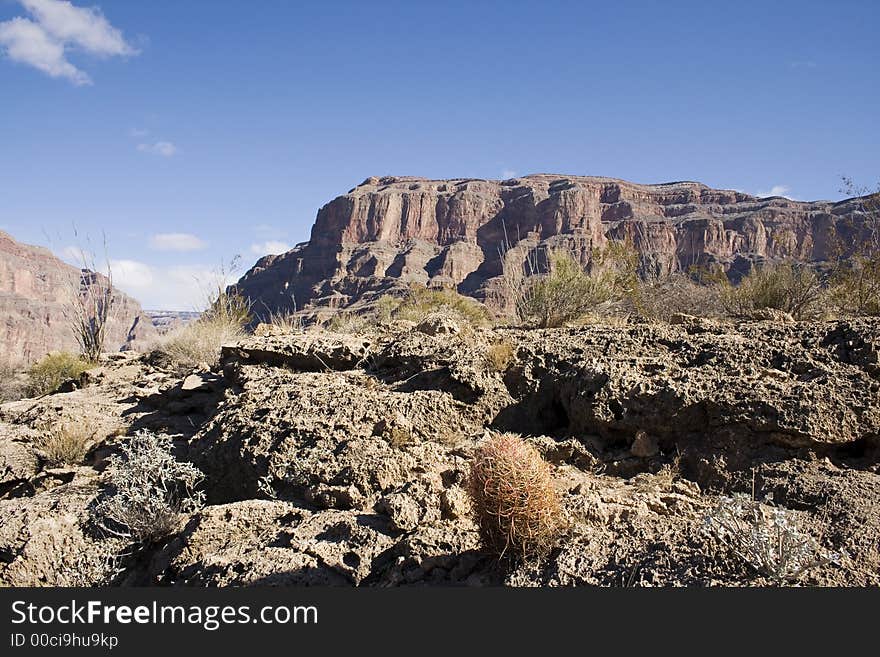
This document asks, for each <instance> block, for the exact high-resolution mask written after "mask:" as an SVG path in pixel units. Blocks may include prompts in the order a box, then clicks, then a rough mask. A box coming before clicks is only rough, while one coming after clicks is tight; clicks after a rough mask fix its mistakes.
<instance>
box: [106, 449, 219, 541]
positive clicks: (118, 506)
mask: <svg viewBox="0 0 880 657" xmlns="http://www.w3.org/2000/svg"><path fill="white" fill-rule="evenodd" d="M171 450H172V444H171V438H169V437H168V436H164V435H156V434H153V433H150V432H148V431H139V432H137V433H136V434H135V435H134V436H132V437H131V438H129V439H128V440H127V441H125V442H124V443H123V444H122V448H121V453H120V454H118V455H115V456H113V457H111V459H110V465H109V472H110V488H109V490H108V492H107V493H106V495H105V496H104V498H103V499H101V500H100V501H99V502H98V503H97V504H96V506H95V508H94V513H95V519H96V522H97V524H98V525H99V526H100V527H102V528H104V529H105V530H106V531H108V532H110V533H111V534H113V535H115V536H120V537H124V538H134V539H136V540H138V541H141V542H144V543H150V542H154V541H157V540H159V539H161V538H163V537H165V536H167V535H168V534H170V533H172V532H173V531H174V530H175V528H176V527H177V524H178V521H179V518H180V514H182V513H193V512H195V511H197V510H198V509H199V508H201V506H202V504H203V502H204V493H202V492H200V491H198V490H196V487H197V486H198V484H199V483H200V482H201V481H202V478H203V476H202V473H201V471H200V470H199V469H198V468H196V467H195V466H193V465H192V464H190V463H181V462H179V461H177V460H176V459H175V458H174V456H173V455H172V453H171Z"/></svg>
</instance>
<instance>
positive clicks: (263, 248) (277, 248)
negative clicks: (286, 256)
mask: <svg viewBox="0 0 880 657" xmlns="http://www.w3.org/2000/svg"><path fill="white" fill-rule="evenodd" d="M288 251H290V244H288V243H287V242H281V241H277V240H268V241H266V242H260V243H259V244H251V253H253V254H254V255H256V256H260V257H262V256H264V255H270V254H272V255H277V254H279V253H287V252H288Z"/></svg>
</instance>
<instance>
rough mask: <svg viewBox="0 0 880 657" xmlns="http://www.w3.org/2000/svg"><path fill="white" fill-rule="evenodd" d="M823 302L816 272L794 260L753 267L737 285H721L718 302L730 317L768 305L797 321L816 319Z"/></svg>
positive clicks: (822, 309)
mask: <svg viewBox="0 0 880 657" xmlns="http://www.w3.org/2000/svg"><path fill="white" fill-rule="evenodd" d="M824 302H825V291H824V289H823V286H822V281H821V280H820V278H819V275H818V274H817V273H816V271H815V270H814V269H813V268H812V267H810V266H809V265H802V264H799V263H794V262H783V263H778V264H772V265H771V264H766V265H764V266H762V267H756V268H755V269H753V270H752V271H751V272H750V273H749V274H748V275H747V276H745V277H744V278H743V279H742V280H741V281H740V283H739V285H736V286H734V285H730V284H722V287H721V303H722V304H723V306H724V308H725V310H726V311H727V312H728V313H730V314H731V315H733V316H734V317H743V318H748V317H750V316H752V315H753V314H754V313H755V312H756V311H759V310H762V309H767V308H770V309H773V310H780V311H782V312H785V313H788V314H790V315H791V316H792V317H793V318H794V319H796V320H798V321H800V320H807V319H817V318H819V317H821V316H822V314H823V313H824V310H825V308H824V305H825V304H824Z"/></svg>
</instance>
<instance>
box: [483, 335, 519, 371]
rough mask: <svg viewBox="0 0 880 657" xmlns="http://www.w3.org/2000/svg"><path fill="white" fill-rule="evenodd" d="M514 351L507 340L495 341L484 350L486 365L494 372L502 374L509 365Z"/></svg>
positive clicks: (514, 353)
mask: <svg viewBox="0 0 880 657" xmlns="http://www.w3.org/2000/svg"><path fill="white" fill-rule="evenodd" d="M515 355H516V349H515V348H514V346H513V345H512V344H511V343H510V342H509V341H507V340H497V341H495V342H493V343H492V344H490V345H489V346H488V347H487V349H486V363H487V364H488V365H489V368H490V369H491V370H493V371H495V372H503V371H504V370H506V369H507V366H508V365H510V362H511V361H512V360H513V357H514V356H515Z"/></svg>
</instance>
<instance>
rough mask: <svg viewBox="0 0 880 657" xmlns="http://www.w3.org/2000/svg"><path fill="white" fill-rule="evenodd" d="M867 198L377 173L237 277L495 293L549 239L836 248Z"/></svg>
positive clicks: (726, 253)
mask: <svg viewBox="0 0 880 657" xmlns="http://www.w3.org/2000/svg"><path fill="white" fill-rule="evenodd" d="M862 227H863V220H862V218H861V217H860V216H859V214H858V211H857V207H856V204H855V203H853V202H851V201H850V202H848V201H843V202H840V203H831V202H825V201H820V202H813V203H806V202H799V201H791V200H788V199H785V198H781V197H771V198H756V197H753V196H750V195H748V194H744V193H742V192H736V191H730V190H716V189H710V188H708V187H706V186H705V185H702V184H700V183H696V182H675V183H666V184H660V185H638V184H634V183H629V182H625V181H621V180H614V179H610V178H594V177H578V176H557V175H546V174H539V175H530V176H524V177H521V178H513V179H510V180H504V181H497V180H474V179H456V180H426V179H422V178H410V177H385V178H368V179H367V180H365V181H364V182H363V183H361V184H360V185H358V186H357V187H356V188H355V189H353V190H351V191H350V192H349V193H347V194H345V195H343V196H340V197H338V198H336V199H334V200H333V201H331V202H330V203H328V204H327V205H325V206H324V207H323V208H321V210H320V211H319V212H318V216H317V219H316V221H315V224H314V226H313V228H312V234H311V239H310V241H309V242H307V243H305V244H302V245H299V246H297V247H296V248H294V249H293V250H292V251H289V252H288V253H285V254H283V255H279V256H267V257H265V258H263V259H261V260H260V261H258V262H257V263H256V265H255V266H254V267H253V268H252V269H251V270H250V271H249V272H247V273H246V274H245V276H244V277H243V278H242V279H241V281H239V283H238V285H239V287H240V289H241V290H242V291H243V292H244V294H246V295H247V296H250V297H251V298H252V299H254V300H258V305H259V306H260V308H262V307H264V305H265V306H268V307H269V308H272V309H285V308H293V307H294V305H295V307H296V308H297V309H303V308H306V307H313V308H320V307H344V306H349V305H351V304H353V303H356V302H358V301H361V300H365V299H366V300H369V299H371V298H375V296H376V295H378V294H380V293H382V292H387V291H390V290H393V289H395V288H400V287H403V286H406V285H408V284H410V283H421V284H426V285H446V286H455V287H456V288H457V289H458V290H459V291H460V292H462V293H464V294H469V295H471V296H474V297H477V298H479V299H481V300H484V301H487V300H488V301H492V300H493V299H497V298H498V295H499V294H502V292H501V285H500V283H501V278H500V277H501V276H502V274H504V273H505V272H513V271H517V270H522V269H523V268H524V265H525V263H526V262H527V258H534V257H535V254H536V253H539V252H540V250H541V249H543V248H544V247H547V246H553V245H565V246H567V247H569V248H571V249H573V250H574V251H575V252H576V253H578V254H579V255H580V257H581V259H582V260H583V261H584V264H587V262H588V261H589V259H590V257H591V254H592V251H593V248H594V247H600V246H602V245H603V244H604V243H605V242H606V241H607V240H609V239H623V238H626V237H628V238H630V239H631V240H632V241H633V243H634V245H635V246H636V248H637V249H638V250H639V252H640V254H641V256H642V267H643V269H644V271H645V273H656V274H661V275H663V274H668V273H670V272H675V271H684V270H687V269H688V268H689V267H691V266H693V265H697V266H700V265H709V264H713V263H717V264H720V265H722V266H723V267H724V268H725V269H726V270H727V271H728V273H729V275H730V276H731V277H732V278H733V279H736V278H738V277H739V276H741V275H742V274H744V273H746V272H747V271H748V270H749V268H750V266H751V263H753V262H755V261H761V260H765V259H781V258H794V259H797V260H801V261H807V262H821V261H823V260H826V259H828V257H829V256H830V253H831V250H832V248H835V247H836V246H837V245H838V244H842V245H843V246H844V248H847V247H851V246H852V245H853V244H854V243H856V242H857V241H858V240H860V239H862V237H863V235H862V231H863V228H862Z"/></svg>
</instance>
